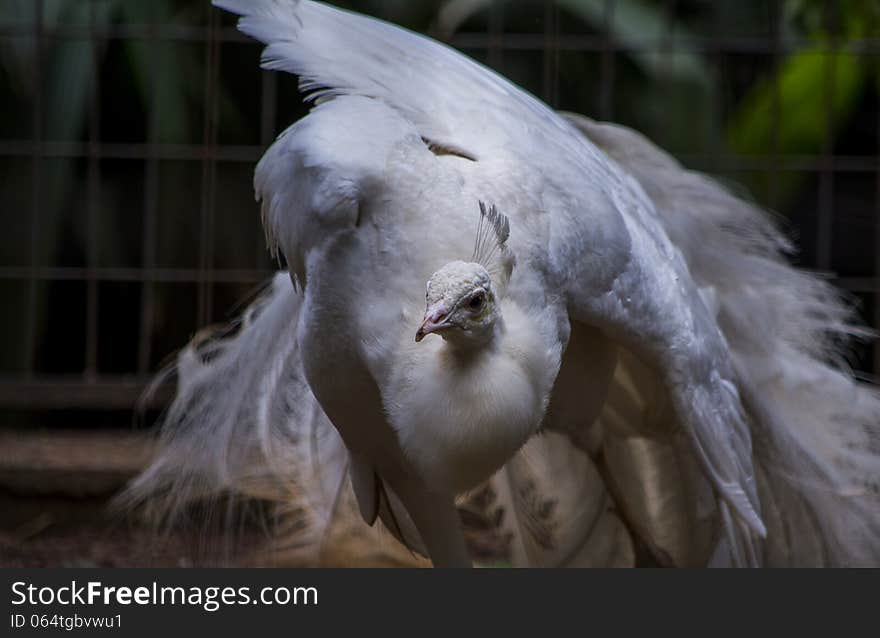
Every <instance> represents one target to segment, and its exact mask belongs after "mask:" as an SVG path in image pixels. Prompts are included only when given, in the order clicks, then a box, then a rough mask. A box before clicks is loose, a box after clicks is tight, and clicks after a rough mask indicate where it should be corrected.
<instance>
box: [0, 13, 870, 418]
mask: <svg viewBox="0 0 880 638" xmlns="http://www.w3.org/2000/svg"><path fill="white" fill-rule="evenodd" d="M674 4H675V3H674V0H673V1H670V2H667V5H669V6H670V7H671V6H672V5H674ZM780 4H781V3H775V4H774V5H772V11H771V12H772V16H771V17H770V22H771V24H772V25H773V29H772V31H773V34H774V35H773V37H732V38H723V37H722V38H718V37H711V38H692V39H682V38H674V37H673V34H672V33H671V32H670V33H669V36H668V37H667V38H663V39H661V40H660V41H655V42H647V41H646V42H640V43H638V44H628V45H622V44H620V43H619V42H615V41H614V40H612V39H611V38H610V37H609V36H607V35H590V34H569V33H564V32H562V30H561V29H560V19H561V18H560V12H559V9H558V8H557V5H556V4H555V3H552V2H548V3H546V8H545V15H544V20H543V29H542V31H541V32H539V33H509V32H506V31H505V11H510V10H511V9H510V8H509V5H508V7H507V8H505V6H504V3H499V2H496V3H494V4H493V6H492V7H491V9H490V13H489V18H488V28H487V29H486V31H485V32H466V33H459V34H457V35H455V36H454V37H453V39H452V41H451V44H452V45H453V46H455V47H457V48H461V49H464V50H466V51H485V52H487V54H488V57H487V61H488V63H489V64H490V66H493V67H495V68H500V69H502V70H503V67H504V64H503V60H504V54H505V52H507V51H533V52H541V53H542V55H543V69H542V82H541V85H540V86H533V87H527V88H530V89H531V90H533V91H535V92H536V93H538V94H539V95H540V97H542V98H543V99H544V100H545V101H547V102H548V103H549V104H551V105H557V104H558V102H559V82H560V77H559V58H560V53H561V52H563V51H573V52H588V53H593V54H597V55H598V56H599V59H600V82H599V89H598V90H599V96H598V100H597V104H598V112H597V113H590V115H592V116H594V117H598V118H600V119H606V120H613V119H614V92H615V56H616V55H619V54H621V53H631V52H670V53H671V52H674V51H682V50H686V51H692V52H697V53H701V54H704V55H707V56H710V57H711V56H715V57H720V56H723V55H729V54H754V55H764V56H767V57H768V59H769V61H770V64H774V63H775V62H776V61H777V60H779V59H780V58H781V56H783V55H784V54H785V53H786V52H787V50H786V48H785V47H786V46H789V47H790V46H797V44H798V43H797V42H794V43H792V42H790V41H787V42H786V43H785V44H784V43H783V40H782V38H781V29H780V24H781V19H780V15H781V13H780V11H781V10H780ZM90 6H91V7H92V10H91V12H90V20H89V24H88V25H53V26H48V25H46V24H45V22H44V0H35V14H34V15H35V19H34V23H33V25H31V26H30V27H22V25H0V38H8V37H23V36H29V37H32V38H33V40H34V42H35V43H36V45H37V55H36V58H35V67H34V69H33V73H34V75H35V78H36V83H35V86H36V87H37V89H36V94H35V96H34V111H35V113H37V114H40V113H42V110H43V106H44V101H45V99H46V97H45V95H44V93H43V90H42V78H43V74H44V72H45V60H44V57H43V53H42V52H43V50H44V47H45V43H46V40H47V38H49V37H51V38H72V39H85V40H88V41H89V42H90V43H91V51H92V74H93V80H94V81H93V82H92V84H91V96H90V100H89V103H90V109H89V122H88V139H87V140H86V141H84V142H68V141H58V140H53V139H47V138H46V135H45V134H44V130H43V125H42V122H43V120H42V117H40V116H39V115H38V116H36V117H34V123H33V130H32V131H31V135H30V137H29V138H28V139H26V140H9V139H7V140H0V158H4V157H5V158H12V159H20V160H21V161H23V162H25V161H27V162H30V163H31V167H32V175H33V181H32V193H31V196H32V207H31V210H30V217H31V219H30V222H31V228H30V242H31V255H32V259H31V262H30V264H29V265H28V266H8V265H5V264H0V281H4V280H5V281H15V282H26V283H27V286H28V304H27V308H26V309H25V310H24V311H25V312H26V315H27V324H26V325H27V331H26V335H25V342H26V345H25V347H26V355H25V361H26V366H25V369H24V370H23V371H22V373H21V374H17V375H14V376H6V377H3V378H0V407H3V408H25V409H45V408H89V409H112V408H128V407H130V406H131V405H133V404H134V402H135V400H136V399H137V397H138V396H139V395H140V393H141V391H142V389H143V385H144V382H145V381H146V380H147V379H148V378H149V375H150V373H151V372H152V370H151V367H152V366H151V361H150V352H151V346H152V343H153V338H154V334H153V321H152V319H153V312H154V304H155V289H154V286H155V284H158V283H169V282H177V283H191V284H195V285H196V290H197V308H198V310H197V324H198V325H204V324H205V323H207V322H208V321H209V319H210V317H211V314H212V310H211V308H212V295H213V290H214V285H216V284H221V283H227V284H256V283H258V282H260V281H262V280H264V279H265V278H266V276H267V275H268V274H269V272H270V269H269V268H255V269H220V268H216V267H214V254H213V248H212V241H211V237H212V234H213V232H214V225H215V215H216V210H217V206H218V202H217V201H216V199H215V196H216V183H217V166H218V163H224V162H227V163H246V164H253V163H255V162H256V161H257V160H258V159H259V157H260V156H261V154H262V152H263V151H264V149H265V148H266V146H268V144H269V143H271V141H272V139H273V138H274V136H275V134H276V133H277V132H278V125H279V122H278V120H279V118H278V113H277V108H276V104H277V94H278V79H277V75H276V74H274V73H267V72H262V73H261V76H260V86H261V95H260V103H261V108H260V144H259V145H230V144H220V143H218V111H217V109H218V106H217V83H218V76H219V69H220V65H221V59H220V57H221V56H220V51H221V45H222V44H224V43H240V42H249V40H248V39H246V38H245V37H243V36H242V35H241V34H240V33H238V32H237V31H236V30H235V29H234V28H233V27H231V26H224V25H222V24H221V21H220V17H219V12H218V11H210V12H209V13H208V17H207V22H206V24H204V25H172V24H168V25H157V24H145V25H133V24H114V25H97V24H96V22H95V20H94V6H95V3H94V2H93V1H90ZM614 11H615V0H605V7H604V20H605V21H606V25H610V24H611V21H612V20H613V19H614ZM721 31H722V30H721V29H719V30H718V32H721ZM608 32H609V30H608V29H605V30H604V31H603V33H608ZM126 39H143V40H147V41H160V40H165V41H175V42H189V43H195V44H197V45H199V46H201V47H203V49H204V58H205V74H204V79H203V80H204V84H203V95H204V113H203V115H204V126H203V131H202V140H201V143H198V144H165V143H159V142H158V140H157V138H156V130H157V126H156V117H157V113H158V108H157V104H156V103H155V100H154V102H153V104H151V107H150V109H149V113H148V116H149V122H148V134H147V139H146V141H145V142H144V143H111V142H107V141H105V140H102V139H101V136H100V122H101V117H102V113H101V110H100V100H99V99H98V95H99V94H100V91H101V87H100V85H99V80H100V73H99V68H98V67H99V59H98V54H97V51H98V46H97V44H98V43H100V42H107V41H111V40H126ZM254 46H256V45H254ZM827 47H828V48H827V50H828V51H844V52H846V53H848V54H851V55H859V56H880V38H867V39H860V40H848V41H846V42H835V41H834V40H831V41H830V42H829V43H828V45H827ZM829 59H830V58H829ZM154 72H155V69H154ZM834 72H835V70H834V65H833V64H828V65H827V69H826V73H827V77H826V79H827V87H828V91H826V96H825V97H826V102H827V104H826V113H827V118H828V121H827V122H826V126H825V129H826V131H827V134H826V140H825V144H824V148H823V151H822V153H821V154H819V155H810V156H782V155H779V154H777V153H776V152H775V150H774V151H773V152H771V153H770V154H768V155H764V156H748V157H743V156H734V155H724V154H718V153H708V154H703V153H689V154H684V155H681V156H680V159H681V160H682V161H683V162H684V163H685V164H686V165H691V166H695V167H699V168H702V169H707V170H719V171H720V170H734V171H785V170H789V171H804V172H814V173H816V174H817V175H818V176H819V190H818V197H819V222H818V228H817V229H815V232H816V236H817V237H818V250H817V263H816V264H813V265H814V266H816V267H818V268H820V269H826V270H827V269H829V268H830V267H831V257H832V231H833V225H834V218H835V210H834V203H835V198H834V180H835V174H838V173H842V172H848V173H861V174H874V175H876V178H875V181H876V184H877V187H876V202H875V210H880V161H878V157H877V156H876V155H874V156H863V155H853V156H842V155H835V154H834V142H835V140H834V133H833V130H834V127H833V126H832V118H833V113H832V104H833V98H834V96H833V87H834V84H835V82H834ZM783 116H784V114H782V113H780V109H779V100H778V99H777V100H776V103H775V107H774V111H773V118H774V126H773V128H774V130H775V129H776V128H777V127H776V126H775V124H776V123H778V121H779V118H780V117H783ZM878 117H880V114H878ZM878 130H880V126H878ZM774 147H775V144H774ZM51 158H73V159H80V160H85V161H87V171H86V175H87V204H86V205H87V226H88V228H87V232H86V235H87V237H88V242H87V264H86V266H85V267H64V266H47V265H44V264H39V263H37V260H36V256H37V249H36V246H37V242H38V239H39V233H40V230H41V228H40V219H41V210H42V198H43V187H44V184H43V180H42V174H43V170H42V169H43V163H44V162H45V161H46V160H47V159H51ZM106 159H132V160H142V161H143V162H144V171H145V174H144V185H145V186H144V195H143V200H144V201H143V210H144V221H143V229H142V230H143V232H142V240H141V242H142V247H141V250H142V265H140V266H139V267H104V266H99V264H98V250H99V247H98V224H99V220H98V198H99V188H98V184H99V179H100V162H101V161H102V160H106ZM164 160H179V161H185V162H197V163H198V164H199V166H200V169H201V182H200V191H201V195H202V196H201V200H200V211H199V228H198V241H197V244H196V246H197V251H198V264H197V266H196V267H195V268H174V267H160V266H159V265H158V264H157V262H156V241H157V239H156V237H157V231H156V224H157V206H158V197H157V192H158V180H159V163H160V162H161V161H164ZM771 188H772V186H771ZM770 198H771V201H772V198H773V194H772V193H771V194H770ZM254 223H255V224H256V223H257V222H256V220H255V222H254ZM0 241H2V240H0ZM874 245H875V247H876V246H880V224H875V237H874ZM878 272H880V251H876V250H875V265H874V269H873V272H866V273H864V275H863V276H857V277H847V278H841V279H838V280H837V283H838V285H841V286H842V287H844V288H846V289H848V290H850V291H852V292H854V293H863V294H868V295H874V294H876V293H877V292H878V291H880V289H878V279H877V277H876V275H877V273H878ZM55 281H74V282H83V283H84V284H85V285H86V297H87V301H86V321H85V325H86V330H85V334H84V335H83V348H84V350H85V356H84V361H85V365H84V368H83V370H82V373H81V374H78V375H73V376H71V375H66V376H59V375H47V374H44V373H40V372H38V371H37V370H36V369H35V366H34V348H35V343H36V340H37V335H36V333H35V331H36V325H37V322H36V303H37V286H38V284H39V283H40V282H55ZM101 282H137V283H140V284H142V287H141V297H140V304H139V305H140V329H139V335H138V354H137V365H136V368H135V369H133V370H130V371H128V372H127V373H126V374H124V375H106V374H102V373H100V372H99V370H98V364H97V358H98V357H97V351H98V341H99V339H100V335H99V334H98V332H99V331H98V295H99V283H101ZM16 311H18V310H16ZM870 319H872V320H873V323H874V325H875V326H880V305H878V304H875V309H874V316H873V317H871V318H870ZM181 345H182V344H181ZM878 359H880V358H877V357H875V362H876V363H875V365H876V366H877V368H876V369H875V371H878V369H880V361H878Z"/></svg>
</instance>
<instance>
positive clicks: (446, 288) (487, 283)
mask: <svg viewBox="0 0 880 638" xmlns="http://www.w3.org/2000/svg"><path fill="white" fill-rule="evenodd" d="M500 318H501V313H500V309H499V308H498V303H497V300H496V297H495V291H494V289H493V287H492V278H491V277H490V276H489V272H488V271H487V270H486V268H485V267H483V266H482V265H481V264H477V263H466V262H463V261H453V262H450V263H448V264H446V265H445V266H443V267H442V268H441V269H440V270H438V271H437V272H435V273H434V274H433V275H431V278H430V279H429V280H428V294H427V308H426V310H425V318H424V320H423V321H422V325H421V326H420V327H419V330H418V332H416V341H421V340H422V339H424V338H425V336H426V335H429V334H431V333H432V332H434V333H437V334H439V335H440V336H441V337H443V338H444V339H446V340H447V341H449V342H450V343H458V342H463V341H480V340H483V339H487V338H488V337H490V336H491V335H492V334H493V333H494V329H495V327H496V324H497V323H498V321H499V319H500Z"/></svg>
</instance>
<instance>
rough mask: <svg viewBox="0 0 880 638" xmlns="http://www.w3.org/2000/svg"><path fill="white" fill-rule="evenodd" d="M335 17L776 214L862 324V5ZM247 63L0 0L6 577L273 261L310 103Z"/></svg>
mask: <svg viewBox="0 0 880 638" xmlns="http://www.w3.org/2000/svg"><path fill="white" fill-rule="evenodd" d="M336 4H339V5H341V6H345V7H348V8H352V9H355V10H358V11H361V12H364V13H369V14H371V15H375V16H378V17H381V18H384V19H387V20H390V21H393V22H396V23H399V24H402V25H404V26H407V27H409V28H412V29H415V30H417V31H421V32H426V33H430V34H432V35H434V36H435V37H439V38H441V39H444V40H447V41H448V42H450V43H451V44H452V45H453V46H454V47H456V48H458V49H460V50H462V51H463V52H465V53H466V54H468V55H470V56H472V57H474V58H476V59H478V60H480V61H482V62H484V63H486V64H488V65H489V66H491V67H493V68H496V69H498V70H499V71H500V72H502V73H503V74H505V75H507V76H508V77H510V78H511V79H512V80H513V81H515V82H517V83H518V84H520V85H521V86H523V87H525V88H526V89H528V90H529V91H531V92H533V93H534V94H536V95H538V96H539V97H541V98H542V99H544V100H545V101H547V102H548V103H549V104H551V105H552V106H554V107H556V108H559V109H564V110H570V111H576V112H579V113H583V114H586V115H589V116H591V117H594V118H597V119H603V120H613V121H616V122H619V123H622V124H626V125H628V126H632V127H634V128H636V129H638V130H640V131H642V132H643V133H645V134H646V135H648V136H649V137H651V138H652V139H653V140H655V141H656V142H657V143H658V144H660V145H661V146H663V147H664V148H666V149H668V150H669V151H671V152H672V153H674V154H675V155H676V156H677V157H678V158H680V160H681V161H682V162H683V163H684V164H685V165H687V166H688V167H691V168H695V169H699V170H704V171H707V172H710V173H712V174H714V175H715V176H717V177H718V178H719V179H722V180H724V181H725V182H726V183H727V184H729V186H730V187H731V188H733V189H735V190H736V191H737V192H738V193H741V194H742V195H743V196H746V197H751V198H753V199H754V200H755V201H757V202H758V203H760V204H761V205H762V206H764V207H766V208H768V209H770V210H772V211H774V212H775V213H777V214H778V216H779V218H780V223H781V224H783V225H784V227H785V228H786V230H787V232H788V233H789V234H791V235H792V236H794V237H795V238H796V239H797V243H798V245H799V246H800V252H799V253H798V254H797V255H795V256H794V257H793V258H794V260H795V261H796V262H797V263H798V264H800V265H801V266H803V267H806V268H811V269H818V270H821V271H824V272H827V273H829V275H830V276H831V277H833V278H834V279H835V280H836V282H837V283H838V285H840V286H841V287H842V288H844V289H846V290H847V291H848V292H849V293H850V294H851V295H853V299H854V300H855V301H857V302H858V303H859V308H860V312H861V314H862V317H863V318H864V321H865V322H866V323H868V324H871V325H873V326H875V327H877V326H878V325H880V306H878V305H877V303H876V294H877V292H878V280H877V275H878V251H877V246H878V244H880V227H878V224H877V213H878V208H880V161H878V145H880V104H878V95H880V64H878V62H880V3H878V2H877V1H876V0H837V1H835V0H828V1H825V0H723V1H717V0H713V1H709V0H546V1H538V0H535V1H519V0H517V1H509V2H504V1H500V0H496V1H494V2H491V1H487V0H453V1H452V2H441V1H440V0H426V1H415V0H362V1H351V2H339V3H336ZM260 50H261V47H260V45H258V44H256V43H254V42H251V41H249V40H247V39H246V38H245V37H243V36H241V35H240V34H239V33H237V32H236V31H235V28H234V20H233V18H232V17H231V16H228V15H224V14H222V12H220V11H218V10H214V9H212V8H210V6H209V5H208V2H207V1H206V0H151V1H150V2H145V1H143V0H0V221H2V224H0V299H2V312H0V501H2V499H6V500H7V506H6V507H5V508H4V509H0V532H2V533H0V551H2V549H3V545H2V543H3V542H4V540H3V539H4V537H3V536H2V534H6V537H5V539H6V540H5V542H6V547H7V548H15V551H16V552H19V554H16V555H18V556H25V557H24V558H21V559H20V560H19V562H20V563H22V564H31V562H33V561H30V559H28V558H27V557H26V551H24V550H22V549H21V548H25V550H26V549H27V548H28V547H32V546H34V544H35V543H37V544H38V541H40V540H41V539H43V538H44V537H46V536H47V535H49V537H51V534H53V533H56V532H57V533H60V531H59V530H64V529H68V528H70V529H73V528H72V527H71V526H70V525H68V527H65V525H67V524H68V523H70V522H71V521H78V522H80V523H81V522H83V521H86V522H88V521H91V520H93V519H94V518H95V517H99V516H100V515H99V514H98V512H99V511H100V509H101V507H100V506H101V504H102V502H103V501H102V499H103V498H104V497H105V496H106V494H107V493H110V492H112V490H114V489H116V487H118V485H119V484H120V482H121V481H123V480H124V479H125V478H126V477H127V476H130V474H131V473H132V472H134V471H136V470H137V468H139V467H140V466H141V465H142V464H143V462H144V460H145V459H146V458H148V455H149V443H148V442H147V440H146V438H144V437H142V436H140V435H139V432H142V431H143V428H144V427H145V426H144V425H142V424H141V422H140V421H138V420H137V419H134V418H133V407H134V406H135V404H136V401H137V400H138V398H139V397H140V396H141V393H142V391H143V388H144V385H145V383H146V382H147V381H148V380H149V378H150V377H151V375H152V374H153V373H154V372H155V371H156V370H157V369H159V368H160V366H161V365H162V364H163V362H167V361H168V358H169V357H170V356H172V355H173V353H174V352H175V351H176V350H177V349H178V348H180V347H181V346H183V345H184V344H185V343H186V342H187V340H188V339H189V338H190V337H191V336H192V335H193V334H194V333H195V332H196V331H197V330H198V329H199V328H200V327H202V326H205V325H207V324H210V323H212V322H223V321H226V320H228V319H230V318H231V317H232V316H233V315H234V311H235V309H236V307H237V304H238V303H239V302H241V301H242V300H243V299H246V298H247V296H248V294H249V293H250V292H251V291H253V289H254V288H255V287H256V286H257V285H258V284H259V283H260V282H261V281H263V280H264V279H265V278H266V277H267V275H268V274H269V273H270V272H271V270H272V264H271V263H270V260H269V258H268V256H267V254H266V251H265V248H264V242H263V238H262V229H261V228H260V223H259V217H258V213H257V211H258V207H257V205H256V204H255V203H254V201H253V192H252V184H251V180H252V173H253V168H254V165H255V163H256V161H257V160H258V159H259V157H260V155H261V154H262V152H263V151H264V150H265V148H266V147H267V146H268V145H269V144H270V143H271V141H272V140H273V139H274V137H275V136H276V135H277V134H278V133H280V132H281V131H282V130H283V129H284V128H286V127H287V126H288V125H289V124H291V123H292V122H293V121H295V120H296V119H297V118H299V117H300V116H302V115H303V114H304V112H305V110H304V107H303V106H302V105H301V104H300V100H299V97H298V95H297V91H296V80H295V78H292V77H290V76H287V75H279V74H274V73H268V72H263V71H261V70H260V69H259V66H258V61H259V54H260ZM695 205H699V203H698V202H695ZM850 360H851V362H852V364H853V366H854V367H855V368H856V369H857V370H859V371H860V373H861V374H865V375H871V374H875V373H876V372H877V371H878V369H880V357H875V356H874V354H873V348H872V347H871V346H870V344H856V345H854V346H853V348H852V352H851V355H850ZM166 396H167V393H162V392H160V393H159V394H158V395H157V399H155V400H154V401H152V402H151V403H149V404H148V405H147V406H146V407H147V410H146V418H145V419H144V420H143V422H144V423H146V424H149V423H150V422H151V420H152V418H153V417H154V416H155V414H156V410H157V409H158V408H160V407H161V405H162V402H163V400H164V398H165V397H166ZM139 428H140V429H139ZM96 477H97V478H96ZM47 499H48V500H47ZM52 499H54V500H52ZM71 499H74V500H73V501H71ZM56 501H57V502H56ZM69 501H71V502H73V503H74V504H73V505H70V502H69ZM58 503H61V505H58ZM84 504H86V505H87V507H86V508H85V509H82V507H80V506H82V505H84ZM62 506H63V507H62ZM68 506H69V507H68ZM59 507H61V510H59ZM0 508H3V502H0ZM64 508H67V509H64ZM71 508H72V509H71ZM68 510H70V512H74V514H70V512H69V511H68ZM59 511H60V512H61V513H59ZM77 533H82V532H77ZM87 533H90V532H87ZM83 542H85V541H83V540H82V539H81V538H80V539H79V540H76V541H75V542H71V544H69V546H64V547H62V548H61V549H57V548H56V551H55V554H51V552H50V554H47V556H50V557H49V558H46V559H45V560H46V561H47V562H49V563H52V562H53V561H56V562H57V560H59V559H58V555H59V553H60V554H61V555H63V556H67V555H68V554H70V553H71V552H74V553H75V551H74V549H71V548H75V547H79V546H80V545H82V544H83ZM121 547H124V544H123V545H122V546H121ZM10 551H11V550H10ZM47 551H48V550H47ZM77 551H78V550H77ZM119 551H124V550H123V549H120V550H119ZM21 552H24V553H21ZM77 560H79V559H77ZM83 560H85V562H86V563H89V561H92V562H97V563H101V564H104V563H106V562H107V561H105V560H104V559H103V558H94V557H91V558H87V559H83ZM0 562H2V561H0ZM74 562H75V561H74Z"/></svg>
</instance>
